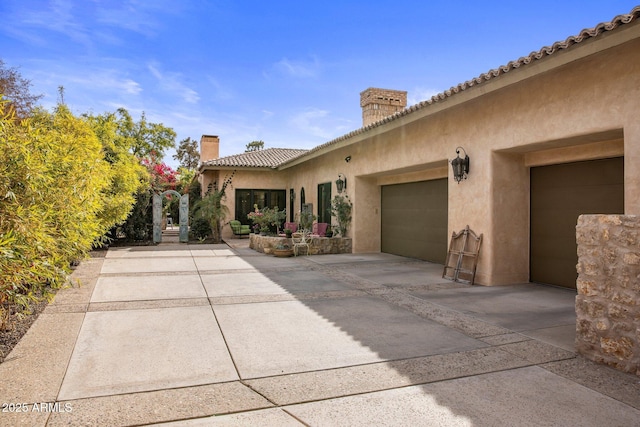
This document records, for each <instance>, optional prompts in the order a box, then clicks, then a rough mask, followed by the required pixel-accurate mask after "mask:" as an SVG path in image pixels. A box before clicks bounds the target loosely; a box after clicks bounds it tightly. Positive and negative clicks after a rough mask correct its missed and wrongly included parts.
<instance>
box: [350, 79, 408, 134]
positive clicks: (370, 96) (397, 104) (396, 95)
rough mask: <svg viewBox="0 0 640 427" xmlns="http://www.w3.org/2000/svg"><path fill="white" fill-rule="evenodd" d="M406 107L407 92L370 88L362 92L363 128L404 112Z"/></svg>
mask: <svg viewBox="0 0 640 427" xmlns="http://www.w3.org/2000/svg"><path fill="white" fill-rule="evenodd" d="M406 106H407V92H406V91H403V90H391V89H379V88H375V87H370V88H369V89H367V90H364V91H362V92H360V107H362V126H363V127H365V126H368V125H370V124H371V123H375V122H377V121H378V120H382V119H384V118H385V117H387V116H390V115H392V114H394V113H397V112H398V111H402V110H404V109H405V107H406Z"/></svg>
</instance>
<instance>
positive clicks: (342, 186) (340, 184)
mask: <svg viewBox="0 0 640 427" xmlns="http://www.w3.org/2000/svg"><path fill="white" fill-rule="evenodd" d="M336 187H337V188H338V194H340V193H342V190H346V189H347V177H346V176H344V175H343V174H341V173H340V174H338V179H337V180H336Z"/></svg>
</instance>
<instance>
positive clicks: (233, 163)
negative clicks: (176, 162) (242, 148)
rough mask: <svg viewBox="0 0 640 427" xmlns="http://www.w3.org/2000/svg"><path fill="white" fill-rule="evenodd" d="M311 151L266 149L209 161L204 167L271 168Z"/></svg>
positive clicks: (204, 163)
mask: <svg viewBox="0 0 640 427" xmlns="http://www.w3.org/2000/svg"><path fill="white" fill-rule="evenodd" d="M308 151H309V150H302V149H295V148H266V149H264V150H258V151H250V152H246V153H242V154H234V155H232V156H227V157H221V158H219V159H213V160H207V161H206V162H203V163H202V165H203V166H227V167H248V168H271V169H276V168H277V167H278V166H280V165H282V164H284V163H287V162H289V161H291V160H293V159H295V158H297V157H300V156H302V155H304V154H306V153H307V152H308Z"/></svg>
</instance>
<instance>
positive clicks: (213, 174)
mask: <svg viewBox="0 0 640 427" xmlns="http://www.w3.org/2000/svg"><path fill="white" fill-rule="evenodd" d="M232 172H233V170H221V171H211V170H205V171H204V172H203V173H202V183H203V187H202V188H203V191H206V188H207V185H208V183H209V182H212V181H213V180H215V179H218V185H221V184H222V182H221V181H224V180H225V179H227V178H228V177H230V176H231V174H232ZM288 180H289V173H287V172H278V171H274V170H268V171H255V170H236V172H235V173H234V174H233V177H232V178H231V184H230V185H229V186H227V189H226V191H225V195H226V197H225V198H224V200H223V204H224V205H225V206H226V207H227V209H229V214H228V216H227V218H226V219H225V221H224V224H225V225H224V227H223V228H222V238H223V239H229V238H231V237H233V232H232V231H231V227H230V226H229V225H228V222H229V221H230V220H232V219H235V218H234V217H235V209H236V208H235V206H236V189H260V190H286V191H287V203H288V197H289V196H288V195H289V187H288ZM204 183H206V185H204ZM287 207H288V206H287Z"/></svg>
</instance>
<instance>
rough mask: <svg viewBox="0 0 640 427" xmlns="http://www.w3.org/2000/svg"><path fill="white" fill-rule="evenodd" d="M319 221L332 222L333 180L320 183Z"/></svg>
mask: <svg viewBox="0 0 640 427" xmlns="http://www.w3.org/2000/svg"><path fill="white" fill-rule="evenodd" d="M318 222H326V223H328V224H331V182H325V183H324V184H318Z"/></svg>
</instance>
